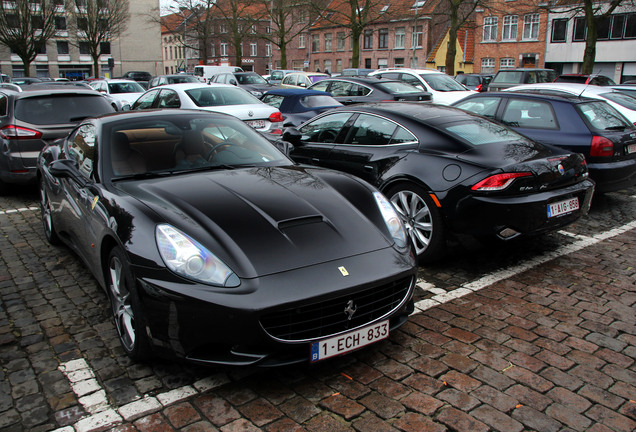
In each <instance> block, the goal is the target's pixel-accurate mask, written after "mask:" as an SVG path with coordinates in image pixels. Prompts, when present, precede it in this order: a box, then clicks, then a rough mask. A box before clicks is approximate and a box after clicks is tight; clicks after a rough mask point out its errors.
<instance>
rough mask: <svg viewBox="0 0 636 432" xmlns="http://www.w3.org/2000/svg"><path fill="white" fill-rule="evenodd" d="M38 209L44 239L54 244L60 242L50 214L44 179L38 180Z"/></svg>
mask: <svg viewBox="0 0 636 432" xmlns="http://www.w3.org/2000/svg"><path fill="white" fill-rule="evenodd" d="M40 211H41V213H42V226H43V227H44V235H45V236H46V240H47V241H48V242H49V243H50V244H52V245H56V244H59V243H60V238H59V237H58V235H57V231H55V226H53V217H52V215H51V203H50V202H49V195H48V193H47V192H46V186H45V184H44V180H40Z"/></svg>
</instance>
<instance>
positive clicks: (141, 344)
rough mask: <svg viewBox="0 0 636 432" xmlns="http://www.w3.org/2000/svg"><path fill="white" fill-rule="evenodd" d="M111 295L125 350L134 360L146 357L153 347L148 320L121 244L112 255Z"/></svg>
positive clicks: (116, 322)
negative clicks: (148, 335) (145, 326)
mask: <svg viewBox="0 0 636 432" xmlns="http://www.w3.org/2000/svg"><path fill="white" fill-rule="evenodd" d="M108 295H109V297H110V303H111V306H112V310H113V317H114V319H115V326H116V327H117V333H118V335H119V340H120V342H121V344H122V346H123V348H124V350H125V351H126V353H127V354H128V355H129V356H130V357H131V358H133V359H134V360H144V359H145V358H147V357H148V355H149V353H150V347H149V344H148V339H147V337H146V334H145V332H144V325H143V321H144V320H143V316H142V313H141V310H140V308H139V302H138V300H137V293H136V292H135V288H134V277H133V275H132V273H131V272H130V267H129V265H128V261H127V260H126V256H125V255H124V253H123V251H122V250H121V249H120V248H117V247H116V248H114V249H113V250H112V251H111V253H110V257H109V258H108Z"/></svg>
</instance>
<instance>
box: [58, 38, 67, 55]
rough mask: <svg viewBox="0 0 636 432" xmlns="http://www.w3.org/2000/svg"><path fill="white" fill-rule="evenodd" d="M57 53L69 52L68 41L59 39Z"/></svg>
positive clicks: (64, 53)
mask: <svg viewBox="0 0 636 432" xmlns="http://www.w3.org/2000/svg"><path fill="white" fill-rule="evenodd" d="M57 54H58V55H66V54H69V50H68V42H66V41H57Z"/></svg>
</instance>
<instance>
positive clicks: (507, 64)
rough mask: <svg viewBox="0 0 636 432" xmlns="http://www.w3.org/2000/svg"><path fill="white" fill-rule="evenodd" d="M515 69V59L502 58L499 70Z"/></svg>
mask: <svg viewBox="0 0 636 432" xmlns="http://www.w3.org/2000/svg"><path fill="white" fill-rule="evenodd" d="M513 67H515V59H513V58H502V59H501V60H500V61H499V69H506V68H513Z"/></svg>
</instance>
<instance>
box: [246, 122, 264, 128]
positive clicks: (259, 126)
mask: <svg viewBox="0 0 636 432" xmlns="http://www.w3.org/2000/svg"><path fill="white" fill-rule="evenodd" d="M245 123H247V124H248V125H250V126H252V127H253V128H255V129H262V128H264V127H265V121H264V120H248V121H246V122H245Z"/></svg>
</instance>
